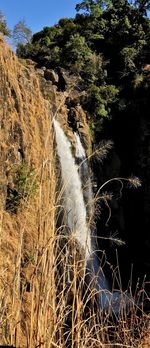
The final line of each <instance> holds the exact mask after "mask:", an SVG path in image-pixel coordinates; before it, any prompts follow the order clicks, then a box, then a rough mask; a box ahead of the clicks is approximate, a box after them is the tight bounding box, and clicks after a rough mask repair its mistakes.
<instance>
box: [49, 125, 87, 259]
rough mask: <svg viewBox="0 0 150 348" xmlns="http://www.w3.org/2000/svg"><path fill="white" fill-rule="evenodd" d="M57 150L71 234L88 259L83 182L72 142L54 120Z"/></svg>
mask: <svg viewBox="0 0 150 348" xmlns="http://www.w3.org/2000/svg"><path fill="white" fill-rule="evenodd" d="M53 123H54V128H55V134H56V142H57V151H58V156H59V160H60V164H61V172H62V180H63V187H64V195H65V202H64V208H65V212H66V215H67V222H68V227H69V229H70V231H71V234H72V235H73V236H74V237H75V239H76V240H77V241H78V243H79V245H80V246H81V248H83V249H84V251H85V257H86V259H87V258H88V257H89V255H90V254H91V237H90V229H89V228H88V226H87V221H86V207H85V202H84V198H83V193H82V184H81V179H80V175H79V173H78V166H77V165H76V163H75V159H74V157H73V155H72V151H71V143H70V141H69V140H68V138H67V137H66V135H65V133H64V131H63V130H62V128H61V127H60V125H59V123H58V121H56V120H54V121H53Z"/></svg>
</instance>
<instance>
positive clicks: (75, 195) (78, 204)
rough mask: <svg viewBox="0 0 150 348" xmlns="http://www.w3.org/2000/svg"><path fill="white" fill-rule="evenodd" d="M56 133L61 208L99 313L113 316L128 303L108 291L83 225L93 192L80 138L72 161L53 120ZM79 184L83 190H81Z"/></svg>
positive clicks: (117, 293) (92, 245) (67, 143)
mask: <svg viewBox="0 0 150 348" xmlns="http://www.w3.org/2000/svg"><path fill="white" fill-rule="evenodd" d="M53 123H54V129H55V134H56V142H57V152H58V156H59V160H60V164H61V173H62V181H63V189H64V196H65V197H64V198H65V199H64V208H65V212H66V216H67V223H68V227H69V229H70V233H71V234H72V235H73V236H74V237H75V239H76V240H77V242H78V243H79V245H80V247H81V249H82V250H84V255H83V257H84V256H85V259H86V269H87V273H88V275H87V280H88V283H89V284H90V287H91V286H93V287H94V288H95V289H96V290H97V292H98V294H99V295H98V298H99V305H100V308H101V309H102V310H106V309H107V310H108V309H111V310H112V311H113V312H114V313H115V314H117V313H118V312H119V311H120V310H121V309H122V308H125V307H126V305H127V304H128V303H129V298H128V297H127V296H126V295H125V294H121V292H120V291H115V292H113V293H112V292H111V291H110V289H109V284H108V281H107V279H106V277H105V275H104V273H103V271H102V269H101V267H100V263H99V260H98V257H97V255H96V252H95V250H94V249H95V245H94V244H95V242H94V240H95V239H94V238H93V237H92V236H91V231H90V227H89V226H88V224H87V212H88V207H89V206H90V207H91V206H92V203H91V202H92V200H93V193H92V184H91V180H90V175H89V168H88V163H87V159H86V154H85V150H84V148H83V146H82V143H81V141H80V137H79V135H78V134H77V133H75V138H76V158H77V160H78V165H77V164H76V162H75V158H74V157H73V155H72V150H71V143H70V141H69V140H68V138H67V136H66V135H65V133H64V131H63V129H62V128H61V126H60V125H59V122H58V121H56V120H53ZM83 184H84V185H85V187H86V188H84V187H82V186H83Z"/></svg>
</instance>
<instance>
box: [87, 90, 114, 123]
mask: <svg viewBox="0 0 150 348" xmlns="http://www.w3.org/2000/svg"><path fill="white" fill-rule="evenodd" d="M117 95H118V89H117V88H116V87H115V86H113V85H104V86H99V87H98V86H95V85H91V86H90V87H89V89H88V91H87V100H86V103H87V105H86V107H87V108H88V110H89V111H90V113H91V114H93V116H94V117H96V119H100V118H105V117H106V118H110V117H111V108H110V106H111V104H113V103H114V102H115V101H116V98H117Z"/></svg>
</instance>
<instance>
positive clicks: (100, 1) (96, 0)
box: [76, 0, 111, 16]
mask: <svg viewBox="0 0 150 348" xmlns="http://www.w3.org/2000/svg"><path fill="white" fill-rule="evenodd" d="M110 3H111V0H84V1H82V2H81V3H80V4H77V5H76V11H77V12H79V11H81V10H83V11H85V12H86V13H88V14H92V15H95V16H98V15H100V14H101V12H102V9H104V8H105V7H107V6H108V5H110Z"/></svg>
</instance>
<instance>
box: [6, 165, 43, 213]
mask: <svg viewBox="0 0 150 348" xmlns="http://www.w3.org/2000/svg"><path fill="white" fill-rule="evenodd" d="M11 176H12V183H11V186H10V185H8V187H7V198H6V210H7V211H9V212H12V213H17V210H18V208H19V207H20V206H21V204H22V203H23V202H25V201H28V200H29V199H30V198H34V197H35V195H36V192H37V188H38V179H37V176H36V173H35V170H34V169H33V168H32V167H30V166H29V165H28V164H27V163H25V162H24V163H21V164H19V165H17V166H14V168H13V169H12V171H11Z"/></svg>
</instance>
